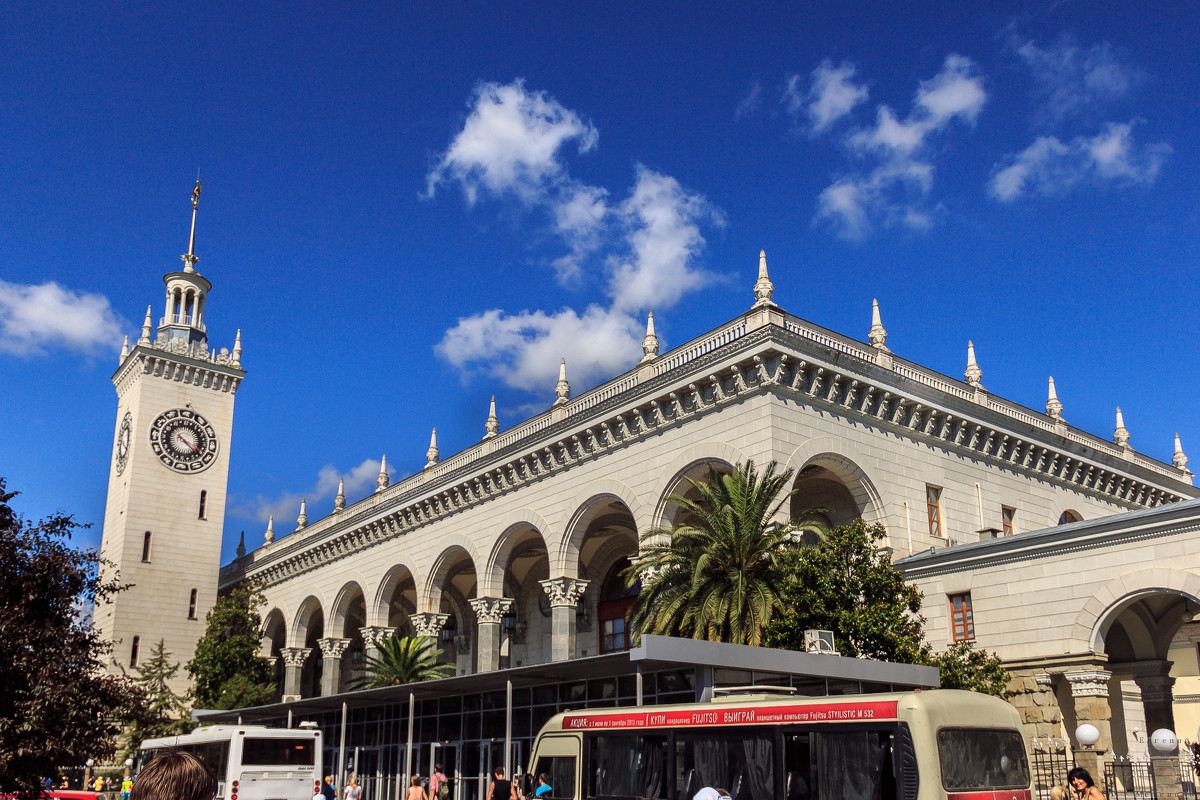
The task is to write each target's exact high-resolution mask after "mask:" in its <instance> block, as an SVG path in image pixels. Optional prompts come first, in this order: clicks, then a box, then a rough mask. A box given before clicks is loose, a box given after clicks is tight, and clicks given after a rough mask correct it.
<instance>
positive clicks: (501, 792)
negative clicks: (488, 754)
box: [487, 767, 521, 800]
mask: <svg viewBox="0 0 1200 800" xmlns="http://www.w3.org/2000/svg"><path fill="white" fill-rule="evenodd" d="M487 800H521V798H519V797H517V787H516V785H515V784H514V783H513V782H512V781H506V780H505V779H504V767H496V771H495V773H493V777H492V784H491V786H489V787H488V795H487Z"/></svg>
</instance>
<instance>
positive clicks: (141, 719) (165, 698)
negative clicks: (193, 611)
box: [122, 639, 192, 758]
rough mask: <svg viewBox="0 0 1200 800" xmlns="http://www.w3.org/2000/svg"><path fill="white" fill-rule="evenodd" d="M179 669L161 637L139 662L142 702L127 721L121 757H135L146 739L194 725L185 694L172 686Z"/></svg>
mask: <svg viewBox="0 0 1200 800" xmlns="http://www.w3.org/2000/svg"><path fill="white" fill-rule="evenodd" d="M178 672H179V662H178V661H175V662H173V661H171V654H170V653H168V652H167V649H166V644H165V642H164V641H163V640H162V639H159V640H158V643H157V644H155V645H154V647H152V648H151V649H150V655H149V656H148V657H146V658H145V659H143V660H142V662H141V663H140V664H138V668H137V673H138V676H137V678H136V683H137V686H138V688H139V689H140V690H141V697H142V703H141V708H140V709H139V713H137V714H135V715H134V716H133V717H132V718H130V719H129V720H127V721H126V727H125V741H126V745H125V750H124V752H123V753H122V758H132V757H134V756H135V755H136V754H137V749H138V745H139V744H140V743H141V742H142V740H144V739H156V738H158V737H160V736H174V735H176V734H180V733H187V732H189V731H190V730H191V729H192V723H191V721H190V720H189V718H188V717H189V712H188V707H187V703H186V701H185V699H184V697H183V696H182V695H179V694H176V693H175V692H174V691H173V690H172V689H171V686H170V682H171V681H172V680H173V679H174V678H175V675H176V674H177V673H178Z"/></svg>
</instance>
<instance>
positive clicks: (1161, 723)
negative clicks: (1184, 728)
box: [1133, 661, 1182, 738]
mask: <svg viewBox="0 0 1200 800" xmlns="http://www.w3.org/2000/svg"><path fill="white" fill-rule="evenodd" d="M1133 680H1134V682H1135V683H1137V685H1138V688H1139V689H1141V690H1142V708H1143V709H1144V710H1145V712H1146V735H1147V736H1149V735H1150V734H1151V733H1153V732H1154V731H1156V730H1158V729H1159V728H1167V729H1168V730H1171V731H1175V711H1174V709H1173V708H1172V706H1171V704H1172V703H1174V702H1175V698H1174V694H1173V692H1172V689H1173V688H1174V686H1175V679H1174V678H1172V677H1171V662H1170V661H1158V662H1150V663H1149V664H1147V669H1146V670H1144V671H1141V672H1137V673H1134V675H1133ZM1175 733H1176V734H1178V733H1179V732H1178V731H1175ZM1181 738H1182V737H1181Z"/></svg>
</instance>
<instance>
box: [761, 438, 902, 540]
mask: <svg viewBox="0 0 1200 800" xmlns="http://www.w3.org/2000/svg"><path fill="white" fill-rule="evenodd" d="M847 450H848V448H847V447H846V443H845V442H844V441H843V440H840V439H836V438H834V437H832V436H822V437H819V438H816V439H810V440H808V441H807V442H805V443H804V444H802V445H800V446H799V447H797V448H796V449H795V450H793V451H792V453H791V455H790V456H788V459H787V462H786V463H785V464H784V466H785V467H787V468H788V469H793V470H795V471H796V477H797V480H799V478H800V475H801V473H803V471H804V470H805V469H806V468H809V467H820V468H821V469H822V470H824V471H825V472H826V473H829V475H830V476H832V477H833V478H834V479H836V480H837V481H838V482H840V483H841V484H842V485H843V486H844V487H846V489H847V490H848V491H849V493H850V497H851V498H852V499H853V501H854V503H855V505H857V506H858V508H859V509H860V514H861V516H862V519H863V522H865V523H867V524H868V525H874V524H877V523H878V524H881V525H884V526H885V527H886V524H887V516H886V514H885V513H884V503H883V496H882V495H881V494H880V493H879V490H878V489H877V488H876V486H875V483H874V481H872V480H871V478H870V477H869V476H868V475H867V473H866V472H865V471H864V470H863V469H862V467H860V466H859V465H858V463H857V462H856V461H855V460H854V457H853V456H854V454H852V453H849V452H846V451H847Z"/></svg>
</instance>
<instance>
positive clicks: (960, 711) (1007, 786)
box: [522, 686, 1065, 800]
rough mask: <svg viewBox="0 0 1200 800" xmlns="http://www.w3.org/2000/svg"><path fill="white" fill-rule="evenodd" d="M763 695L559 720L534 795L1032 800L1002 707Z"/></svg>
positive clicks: (1009, 717) (916, 698) (927, 699)
mask: <svg viewBox="0 0 1200 800" xmlns="http://www.w3.org/2000/svg"><path fill="white" fill-rule="evenodd" d="M762 689H763V687H757V686H756V687H746V691H745V692H738V691H733V692H731V693H728V694H724V695H723V696H722V695H718V696H716V697H714V698H713V699H712V700H711V701H710V702H706V703H692V704H687V705H664V706H639V707H636V708H631V707H628V706H626V707H624V708H611V709H588V710H582V711H567V712H564V713H560V714H557V715H555V716H554V717H552V718H551V719H550V720H549V721H548V722H547V723H546V724H545V725H544V726H543V727H542V729H541V731H540V732H539V733H538V736H537V739H536V741H535V742H534V746H533V751H532V753H531V754H530V760H529V764H530V766H531V770H530V771H529V773H528V774H526V775H525V777H524V779H523V780H522V788H523V790H524V793H525V794H526V796H528V795H529V794H530V790H532V789H533V788H534V787H535V786H536V785H537V777H538V776H539V775H545V776H546V778H547V780H548V783H549V785H550V789H549V791H548V793H546V794H543V795H542V796H540V797H539V800H601V798H603V800H693V798H694V797H696V795H697V793H698V792H700V790H701V789H704V788H710V789H717V790H719V791H721V792H722V793H723V794H725V795H728V796H729V797H731V798H733V800H1032V789H1033V787H1032V785H1031V780H1030V770H1029V757H1028V753H1027V751H1026V749H1025V739H1024V736H1023V734H1022V729H1021V721H1020V717H1019V715H1018V714H1017V711H1016V709H1014V708H1013V707H1012V706H1011V705H1009V704H1008V703H1006V702H1004V701H1003V700H1000V699H999V698H996V697H990V696H987V695H982V694H978V693H975V692H965V691H957V690H952V689H934V690H928V691H913V692H903V693H891V694H863V695H843V696H837V697H807V698H802V699H801V698H791V697H787V696H781V695H779V694H772V693H762ZM751 692H757V693H751ZM1064 779H1065V776H1064ZM704 796H707V797H713V796H714V795H713V794H712V793H705V795H704Z"/></svg>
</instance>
